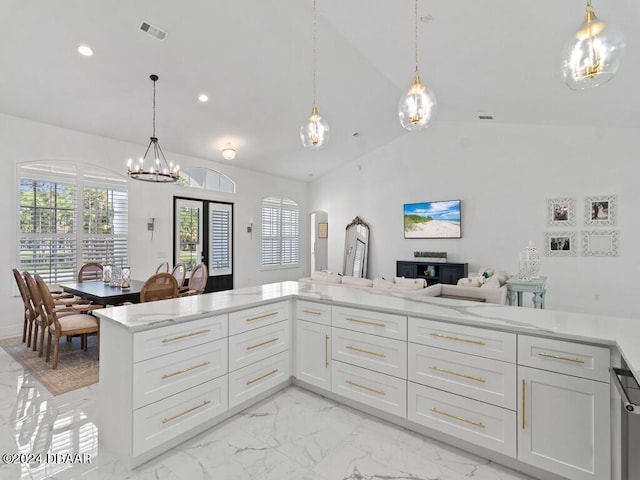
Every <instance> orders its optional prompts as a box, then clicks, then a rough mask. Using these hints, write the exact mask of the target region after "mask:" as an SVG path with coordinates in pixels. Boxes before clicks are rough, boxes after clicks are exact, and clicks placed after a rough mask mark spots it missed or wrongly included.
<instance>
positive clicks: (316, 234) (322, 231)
mask: <svg viewBox="0 0 640 480" xmlns="http://www.w3.org/2000/svg"><path fill="white" fill-rule="evenodd" d="M309 217H310V222H309V224H310V225H311V236H310V238H311V271H312V272H319V271H322V270H327V269H328V264H329V220H328V219H329V214H328V213H327V212H323V211H320V210H319V211H316V212H311V214H310V215H309Z"/></svg>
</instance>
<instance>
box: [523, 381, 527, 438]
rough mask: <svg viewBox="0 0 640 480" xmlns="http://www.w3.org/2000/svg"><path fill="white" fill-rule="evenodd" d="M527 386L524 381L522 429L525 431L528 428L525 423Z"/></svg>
mask: <svg viewBox="0 0 640 480" xmlns="http://www.w3.org/2000/svg"><path fill="white" fill-rule="evenodd" d="M526 393H527V392H526V384H525V381H524V380H522V429H523V430H524V429H525V427H526V423H525V418H526V415H525V405H526V403H525V402H526V399H525V394H526Z"/></svg>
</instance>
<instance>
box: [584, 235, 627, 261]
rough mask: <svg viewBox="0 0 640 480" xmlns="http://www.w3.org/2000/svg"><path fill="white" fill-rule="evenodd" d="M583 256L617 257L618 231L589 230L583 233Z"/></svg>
mask: <svg viewBox="0 0 640 480" xmlns="http://www.w3.org/2000/svg"><path fill="white" fill-rule="evenodd" d="M582 254H583V255H586V256H589V257H617V256H618V231H617V230H589V231H585V232H582Z"/></svg>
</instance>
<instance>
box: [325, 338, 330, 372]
mask: <svg viewBox="0 0 640 480" xmlns="http://www.w3.org/2000/svg"><path fill="white" fill-rule="evenodd" d="M324 368H329V335H325V336H324Z"/></svg>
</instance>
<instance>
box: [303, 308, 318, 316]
mask: <svg viewBox="0 0 640 480" xmlns="http://www.w3.org/2000/svg"><path fill="white" fill-rule="evenodd" d="M302 311H303V312H304V313H308V314H309V315H322V312H314V311H313V310H308V309H306V308H305V309H304V310H302Z"/></svg>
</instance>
